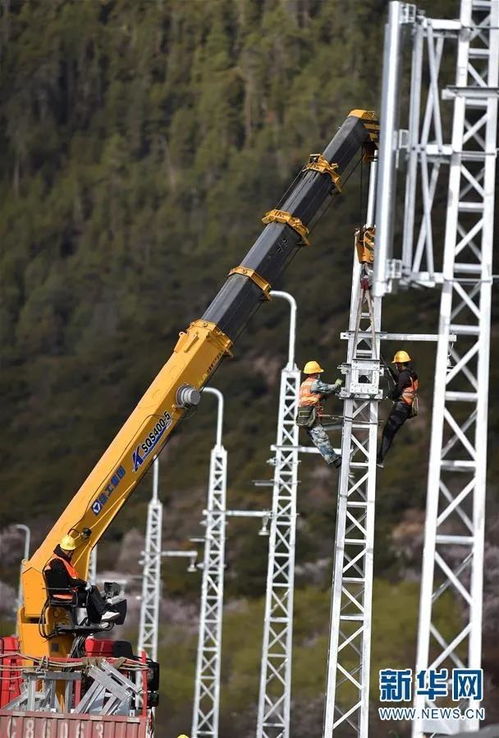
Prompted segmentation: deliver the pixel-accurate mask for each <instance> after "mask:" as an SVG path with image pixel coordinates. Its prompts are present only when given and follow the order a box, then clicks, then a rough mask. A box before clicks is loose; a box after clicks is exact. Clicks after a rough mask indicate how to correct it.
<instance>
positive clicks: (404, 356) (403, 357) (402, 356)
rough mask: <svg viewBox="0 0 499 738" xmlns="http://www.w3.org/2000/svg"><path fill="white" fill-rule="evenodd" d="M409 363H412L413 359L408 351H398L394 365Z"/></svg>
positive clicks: (394, 358)
mask: <svg viewBox="0 0 499 738" xmlns="http://www.w3.org/2000/svg"><path fill="white" fill-rule="evenodd" d="M408 361H411V357H410V356H409V354H408V353H407V351H397V353H396V354H395V356H394V357H393V361H392V364H407V362H408Z"/></svg>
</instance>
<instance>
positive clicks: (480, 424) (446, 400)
mask: <svg viewBox="0 0 499 738" xmlns="http://www.w3.org/2000/svg"><path fill="white" fill-rule="evenodd" d="M460 22H461V31H460V32H459V36H458V62H457V78H456V85H455V87H450V88H447V89H446V90H444V96H446V98H447V99H449V98H451V99H452V98H453V99H454V117H453V131H452V154H451V157H450V178H449V199H448V208H447V222H446V232H445V247H444V248H445V253H444V284H443V291H442V297H441V306H440V329H439V333H440V340H439V343H438V349H437V363H436V372H435V385H434V400H433V418H432V431H431V445H430V464H429V471H428V496H427V514H426V529H425V545H424V554H423V577H422V585H421V602H420V619H419V634H418V651H417V662H416V672H420V671H422V670H427V669H436V670H441V669H447V670H448V675H449V683H450V682H451V681H452V680H451V670H452V669H460V668H470V669H479V668H480V663H481V630H482V599H483V597H482V578H483V557H484V519H485V481H486V476H485V475H486V464H487V408H488V392H489V353H490V307H491V290H492V248H493V223H494V187H495V161H496V136H497V112H498V111H497V106H498V103H497V87H498V70H499V2H497V0H490V1H489V2H487V0H462V2H461V16H460ZM450 333H455V334H457V336H458V341H457V344H456V347H454V346H453V345H452V344H451V343H450V341H449V334H450ZM449 359H450V360H451V362H452V363H451V365H449V361H448V360H449ZM448 592H450V593H452V596H453V598H454V599H455V602H456V603H457V605H458V614H457V617H456V618H455V621H454V627H452V625H451V624H450V623H448V622H446V631H445V635H444V634H443V633H442V630H441V626H440V623H439V620H438V606H439V604H440V598H441V597H442V595H444V593H448ZM451 630H452V632H451ZM415 705H416V707H417V708H419V709H421V708H423V707H425V706H434V705H435V701H434V700H431V699H429V698H428V697H424V696H421V695H419V696H418V697H417V698H416V702H415ZM461 705H462V707H463V708H464V707H466V708H477V707H478V706H479V702H478V700H477V699H476V695H475V698H473V697H471V698H468V699H463V700H462V703H461ZM458 722H459V727H460V730H463V731H470V730H475V729H476V728H478V725H479V720H478V718H477V717H476V716H473V715H472V713H470V717H469V718H468V719H466V720H459V721H458ZM447 727H448V726H446V725H443V724H441V723H440V722H438V721H437V722H436V723H435V722H433V723H432V724H430V723H428V722H424V721H423V720H422V719H421V718H419V719H417V720H416V721H415V723H414V725H413V736H414V737H415V738H420V736H422V735H424V734H429V735H434V734H435V733H439V732H448V731H447V730H444V728H447ZM451 732H452V731H451ZM454 732H455V731H454Z"/></svg>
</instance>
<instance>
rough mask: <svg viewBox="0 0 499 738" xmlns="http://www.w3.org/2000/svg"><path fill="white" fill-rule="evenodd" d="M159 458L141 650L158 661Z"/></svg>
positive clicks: (148, 544)
mask: <svg viewBox="0 0 499 738" xmlns="http://www.w3.org/2000/svg"><path fill="white" fill-rule="evenodd" d="M158 476H159V459H158V458H157V457H156V458H155V459H154V463H153V487H152V497H151V500H150V502H149V505H148V507H147V528H146V540H145V550H144V551H143V552H142V556H143V561H142V563H143V570H142V599H141V603H140V623H139V641H138V645H137V650H138V652H139V653H141V652H142V651H145V652H146V653H147V655H148V656H149V658H151V659H153V660H154V661H156V660H157V656H158V621H159V605H160V597H161V534H162V530H161V525H162V520H163V503H162V502H161V501H160V500H159V498H158Z"/></svg>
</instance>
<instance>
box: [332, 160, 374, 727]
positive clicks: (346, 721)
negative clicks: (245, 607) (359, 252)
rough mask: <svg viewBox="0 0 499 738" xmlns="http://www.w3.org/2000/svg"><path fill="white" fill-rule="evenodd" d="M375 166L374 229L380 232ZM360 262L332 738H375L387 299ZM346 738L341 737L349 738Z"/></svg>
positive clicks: (338, 543)
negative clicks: (366, 290)
mask: <svg viewBox="0 0 499 738" xmlns="http://www.w3.org/2000/svg"><path fill="white" fill-rule="evenodd" d="M374 170H375V167H373V171H372V172H371V179H370V196H369V208H368V216H367V223H368V224H369V225H372V218H373V208H374V184H375V176H374V174H375V171H374ZM369 298H370V295H368V294H364V295H363V291H362V290H361V284H360V264H359V263H358V261H357V258H355V259H354V267H353V276H352V293H351V304H350V320H349V331H348V334H346V336H344V337H347V338H348V348H347V361H346V363H345V364H344V365H343V366H342V371H343V373H344V374H345V388H344V390H342V395H341V396H342V397H343V398H344V399H345V403H344V411H343V434H342V445H341V456H342V465H341V474H340V480H339V491H338V511H337V519H336V540H335V560H334V567H333V583H332V602H331V625H330V635H329V651H328V653H329V663H328V675H327V690H326V709H325V720H324V738H331V736H333V735H334V734H335V730H336V729H337V728H340V729H341V727H340V726H343V728H344V727H345V726H348V729H349V732H348V733H347V734H348V735H352V736H361V737H362V738H367V735H368V719H369V666H370V649H371V604H372V580H373V547H374V504H375V491H376V447H377V431H378V401H379V399H381V397H382V393H381V391H380V388H379V380H380V374H381V373H382V370H381V368H380V358H379V356H380V353H379V331H380V320H381V299H380V298H375V299H374V300H373V301H372V303H371V304H369ZM347 734H346V733H341V735H347Z"/></svg>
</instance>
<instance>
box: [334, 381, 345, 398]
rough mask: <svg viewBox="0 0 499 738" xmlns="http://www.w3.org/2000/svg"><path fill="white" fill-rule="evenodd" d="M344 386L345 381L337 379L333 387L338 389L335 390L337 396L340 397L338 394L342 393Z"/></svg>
mask: <svg viewBox="0 0 499 738" xmlns="http://www.w3.org/2000/svg"><path fill="white" fill-rule="evenodd" d="M342 384H343V380H342V379H337V380H336V381H335V382H334V385H333V386H334V387H335V388H336V389H335V394H337V395H338V394H339V393H340V389H341V385H342Z"/></svg>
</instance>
